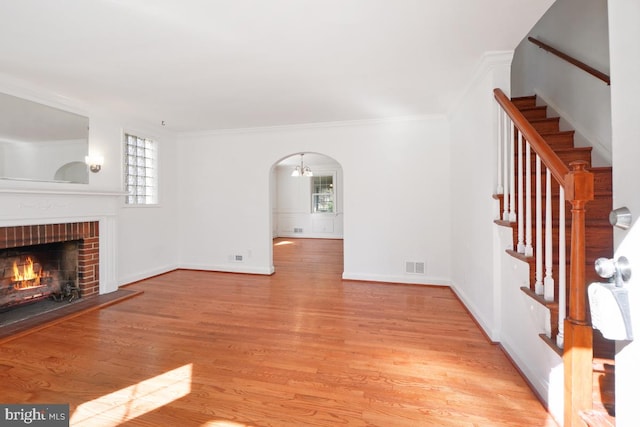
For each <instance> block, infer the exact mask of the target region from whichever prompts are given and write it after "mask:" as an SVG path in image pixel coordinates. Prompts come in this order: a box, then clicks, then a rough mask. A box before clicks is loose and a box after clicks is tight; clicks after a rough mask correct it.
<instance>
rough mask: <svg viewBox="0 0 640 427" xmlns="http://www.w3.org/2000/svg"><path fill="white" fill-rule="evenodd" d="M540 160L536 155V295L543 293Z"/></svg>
mask: <svg viewBox="0 0 640 427" xmlns="http://www.w3.org/2000/svg"><path fill="white" fill-rule="evenodd" d="M542 248H543V246H542V161H541V160H540V156H538V155H536V245H535V249H536V267H535V268H536V271H535V279H536V283H535V287H534V292H535V293H536V295H542V294H544V285H543V283H542Z"/></svg>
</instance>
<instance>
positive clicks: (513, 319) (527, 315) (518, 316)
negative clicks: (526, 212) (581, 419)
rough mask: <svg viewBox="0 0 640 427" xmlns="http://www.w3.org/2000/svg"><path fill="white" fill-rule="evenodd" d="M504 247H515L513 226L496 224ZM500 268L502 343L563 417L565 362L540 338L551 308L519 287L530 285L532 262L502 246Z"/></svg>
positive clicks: (559, 417)
mask: <svg viewBox="0 0 640 427" xmlns="http://www.w3.org/2000/svg"><path fill="white" fill-rule="evenodd" d="M494 233H495V234H496V238H497V239H498V242H499V245H500V247H502V248H509V247H513V230H512V229H511V227H506V226H502V225H499V224H494ZM496 264H497V269H498V271H499V275H498V277H497V279H498V286H499V297H500V300H501V301H504V302H505V303H502V304H500V318H501V322H500V324H501V329H500V339H499V341H500V345H501V346H502V347H503V348H504V350H505V351H506V352H507V354H508V355H509V357H510V358H511V359H512V361H513V362H514V363H515V364H516V366H517V367H518V369H519V370H520V372H521V373H522V374H523V375H524V376H525V378H526V379H527V381H528V382H529V384H530V385H531V387H532V388H533V389H534V390H535V392H536V394H537V395H538V397H539V399H540V400H541V401H542V402H544V405H545V406H546V408H547V410H548V411H549V413H550V414H551V415H552V416H553V418H554V419H555V420H563V419H564V418H563V417H564V415H563V414H564V365H563V360H562V356H561V355H559V354H558V353H557V352H556V351H555V350H554V349H553V348H552V347H551V346H549V345H548V344H547V343H546V342H545V341H543V340H541V339H540V336H539V335H540V334H546V333H547V332H548V328H549V327H550V325H551V322H550V316H551V313H550V310H549V308H547V307H546V306H544V305H542V304H540V303H538V302H537V301H536V300H534V299H532V298H531V297H529V296H528V295H527V294H525V293H524V292H522V290H521V289H520V288H521V287H522V286H528V283H529V268H530V267H529V264H527V263H526V262H524V261H521V260H519V259H517V258H514V257H512V256H511V255H509V254H507V252H506V250H500V251H499V254H496Z"/></svg>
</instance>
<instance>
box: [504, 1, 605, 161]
mask: <svg viewBox="0 0 640 427" xmlns="http://www.w3.org/2000/svg"><path fill="white" fill-rule="evenodd" d="M527 36H532V37H535V38H536V39H538V40H541V41H542V42H545V43H547V44H549V45H551V46H553V47H555V48H557V49H559V50H561V51H563V52H565V53H567V54H569V55H571V56H573V57H574V58H576V59H578V60H580V61H582V62H584V63H586V64H587V65H589V66H591V67H593V68H595V69H597V70H599V71H602V72H604V73H605V74H609V69H610V66H609V26H608V10H607V0H558V1H556V2H555V3H554V4H553V6H551V8H550V9H549V10H548V11H547V12H546V13H545V15H544V16H543V17H542V18H541V19H540V21H539V22H538V23H537V24H536V25H535V26H534V27H533V28H532V29H531V31H530V32H529V34H528V35H527ZM614 84H615V83H614ZM511 92H512V96H526V95H534V94H536V95H538V97H539V99H538V103H539V104H540V105H548V106H549V107H550V108H551V110H553V111H555V113H556V114H557V115H559V116H560V117H561V122H560V126H561V129H563V130H575V131H576V134H575V144H576V146H582V147H585V146H591V147H593V163H594V165H595V166H610V165H611V86H608V85H607V84H606V83H604V82H603V81H601V80H599V79H597V78H596V77H594V76H592V75H590V74H588V73H586V72H585V71H583V70H581V69H579V68H577V67H576V66H574V65H571V64H569V63H568V62H566V61H564V60H562V59H560V58H558V57H557V56H554V55H553V54H551V53H548V52H546V51H545V50H543V49H541V48H539V47H538V46H536V45H534V44H533V43H531V42H530V41H528V40H527V37H525V38H524V39H523V40H522V42H521V43H520V44H519V45H518V47H517V48H516V50H515V53H514V57H513V67H512V86H511Z"/></svg>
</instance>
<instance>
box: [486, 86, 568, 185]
mask: <svg viewBox="0 0 640 427" xmlns="http://www.w3.org/2000/svg"><path fill="white" fill-rule="evenodd" d="M493 95H494V97H495V99H496V101H497V102H498V104H500V106H501V107H502V109H503V110H504V111H505V112H506V113H507V114H508V115H509V117H511V120H512V121H513V124H514V125H515V127H517V128H518V130H519V131H520V132H521V133H522V136H524V138H525V139H526V140H527V141H528V142H529V144H531V147H532V148H533V150H534V151H535V152H536V154H537V155H538V156H540V159H541V160H542V162H543V163H544V164H545V166H546V167H548V168H549V170H550V171H551V174H552V175H553V177H554V178H555V179H556V181H558V182H559V183H560V185H562V186H563V187H564V186H565V177H566V176H567V174H568V173H569V168H568V167H567V165H566V164H565V163H564V162H563V161H562V160H561V159H560V157H558V155H557V154H556V153H555V151H553V150H552V149H551V147H549V144H547V142H546V141H545V140H544V139H543V138H542V136H540V134H539V133H538V131H537V130H535V128H534V127H533V126H532V125H531V123H529V121H528V120H527V119H526V118H525V117H524V116H523V115H522V113H521V112H520V110H518V108H517V107H516V106H515V105H513V103H512V102H511V101H510V100H509V98H508V97H507V95H505V94H504V92H503V91H502V90H501V89H500V88H496V89H494V90H493Z"/></svg>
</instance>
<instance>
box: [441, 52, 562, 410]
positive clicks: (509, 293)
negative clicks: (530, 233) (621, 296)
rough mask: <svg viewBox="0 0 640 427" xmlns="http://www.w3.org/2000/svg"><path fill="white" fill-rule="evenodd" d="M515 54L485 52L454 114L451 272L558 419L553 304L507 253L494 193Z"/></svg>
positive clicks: (507, 231) (508, 234)
mask: <svg viewBox="0 0 640 427" xmlns="http://www.w3.org/2000/svg"><path fill="white" fill-rule="evenodd" d="M511 58H512V54H511V53H510V52H504V53H500V52H497V53H490V54H487V55H485V56H484V57H483V58H482V61H481V62H480V64H479V67H478V71H477V73H476V76H475V78H474V80H473V82H472V83H471V84H470V86H469V88H468V90H467V92H466V94H465V96H464V97H463V98H462V99H461V100H460V102H459V105H458V107H457V108H456V110H455V111H454V112H453V113H452V115H451V171H452V173H451V183H450V186H451V194H455V197H454V198H453V199H452V228H451V242H452V244H451V247H452V252H451V259H452V260H453V261H452V262H453V263H454V267H453V268H452V272H451V277H452V282H453V288H454V290H455V292H456V294H457V295H458V296H459V297H460V299H461V300H462V301H463V302H464V304H465V306H466V307H467V308H468V309H469V311H471V313H472V314H473V316H474V317H475V319H476V321H477V322H478V323H479V324H480V326H481V327H482V328H483V329H484V330H485V332H486V333H487V335H489V337H490V338H491V339H492V340H494V341H499V342H500V343H501V345H502V346H503V348H504V349H505V350H506V351H507V352H508V353H509V355H510V357H511V358H512V359H513V360H514V362H515V363H516V364H517V365H518V367H519V369H520V370H521V371H522V372H523V373H524V375H525V376H526V377H527V379H528V380H529V382H530V383H531V384H532V385H533V386H534V387H535V389H536V391H537V392H538V394H539V395H540V396H541V397H542V398H543V399H545V401H546V402H547V403H548V407H549V410H550V412H551V414H552V415H553V416H554V418H556V419H559V420H561V419H562V411H563V394H562V390H563V389H562V387H563V370H562V359H561V358H560V357H559V356H558V355H557V354H556V353H555V352H554V351H553V350H552V349H551V348H550V347H549V346H548V345H547V344H545V343H544V342H543V341H542V340H541V339H540V337H539V334H541V333H544V332H545V325H548V324H549V310H548V309H547V308H546V307H544V306H542V305H540V304H539V303H537V302H535V301H534V300H533V299H532V298H530V297H528V296H527V295H525V294H524V292H522V291H521V290H520V287H521V286H523V285H525V284H526V283H527V282H528V277H529V267H528V265H527V264H526V263H524V262H522V261H519V260H516V259H515V258H513V257H511V256H509V255H507V254H506V253H505V249H507V248H508V247H513V241H512V230H511V228H508V227H501V226H497V225H495V224H494V222H493V221H494V219H496V218H499V212H498V203H497V201H495V200H493V199H492V195H493V194H495V193H496V188H497V173H496V172H495V171H496V155H497V140H498V139H497V132H496V129H497V107H496V103H495V100H494V98H493V89H494V88H496V87H498V88H501V89H502V90H503V91H504V92H505V93H506V94H507V95H509V89H508V88H509V84H510V64H511ZM456 260H457V261H456Z"/></svg>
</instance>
